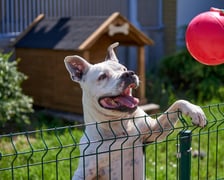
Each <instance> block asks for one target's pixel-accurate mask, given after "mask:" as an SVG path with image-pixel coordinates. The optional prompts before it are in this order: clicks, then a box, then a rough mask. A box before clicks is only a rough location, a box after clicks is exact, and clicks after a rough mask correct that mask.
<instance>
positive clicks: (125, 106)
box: [99, 83, 139, 111]
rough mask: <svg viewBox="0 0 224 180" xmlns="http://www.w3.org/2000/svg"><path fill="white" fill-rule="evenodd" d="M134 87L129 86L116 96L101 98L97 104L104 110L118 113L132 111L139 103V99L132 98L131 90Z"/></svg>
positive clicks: (132, 85)
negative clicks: (117, 111) (112, 110)
mask: <svg viewBox="0 0 224 180" xmlns="http://www.w3.org/2000/svg"><path fill="white" fill-rule="evenodd" d="M135 87H136V84H134V83H133V84H130V85H129V86H128V87H127V88H125V90H124V91H123V92H122V93H121V94H119V95H117V96H110V97H102V98H100V99H99V103H100V105H101V106H102V107H103V108H106V109H114V110H120V111H130V110H134V109H136V108H137V106H138V103H139V99H138V98H136V97H133V96H132V88H135Z"/></svg>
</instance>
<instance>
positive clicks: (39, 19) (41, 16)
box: [12, 14, 44, 46]
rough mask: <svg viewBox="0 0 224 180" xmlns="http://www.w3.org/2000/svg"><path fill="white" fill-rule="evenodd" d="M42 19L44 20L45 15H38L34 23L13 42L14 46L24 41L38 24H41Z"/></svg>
mask: <svg viewBox="0 0 224 180" xmlns="http://www.w3.org/2000/svg"><path fill="white" fill-rule="evenodd" d="M42 19H44V14H40V15H38V16H37V17H36V18H35V19H34V21H33V22H32V23H31V24H30V25H29V26H28V27H27V28H26V29H25V30H24V31H23V32H22V33H21V34H20V35H19V36H18V37H17V38H16V40H15V41H13V43H12V46H15V44H16V43H17V42H18V41H19V40H20V39H22V38H23V37H24V36H25V35H26V34H27V33H28V32H29V31H30V30H31V29H32V28H33V27H34V26H35V25H36V24H37V23H39V22H40V21H41V20H42Z"/></svg>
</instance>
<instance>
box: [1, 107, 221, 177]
mask: <svg viewBox="0 0 224 180" xmlns="http://www.w3.org/2000/svg"><path fill="white" fill-rule="evenodd" d="M203 110H204V111H205V114H206V116H207V119H208V124H207V126H206V127H205V128H199V127H195V126H193V125H192V124H191V123H190V122H191V121H190V120H189V119H187V118H186V117H183V116H181V115H180V116H179V117H180V118H179V122H178V124H177V125H176V126H175V127H173V129H171V131H170V133H169V135H168V136H167V137H166V139H165V140H162V141H161V140H159V133H158V137H157V139H158V140H156V141H155V142H151V143H148V144H144V145H142V149H143V150H144V154H145V156H144V166H145V169H144V172H143V173H145V179H150V180H151V179H152V180H153V179H171V180H173V179H193V180H194V179H197V180H201V179H224V150H223V147H224V142H223V139H224V104H216V105H209V106H206V107H203ZM175 113H179V112H175ZM156 117H157V115H155V116H154V118H156ZM129 120H130V121H135V118H132V119H125V120H119V121H120V122H121V123H122V121H129ZM104 123H105V122H104ZM110 123H112V122H109V123H108V126H110ZM98 125H99V124H96V123H93V124H86V125H74V126H66V127H57V128H52V129H40V130H35V131H28V132H20V133H11V134H6V135H0V179H4V180H5V179H7V180H8V179H16V180H17V179H63V180H64V179H72V176H73V174H74V171H75V170H76V169H77V166H78V161H79V158H81V156H80V152H79V146H80V145H81V143H80V142H79V140H80V138H81V136H82V134H83V131H82V130H83V129H84V128H85V127H86V126H96V127H97V126H98ZM112 131H113V130H112ZM163 131H165V130H163ZM149 135H150V133H149ZM124 136H125V135H124ZM134 136H136V139H137V138H138V137H139V136H140V135H139V134H136V135H134ZM118 138H124V140H123V141H126V140H127V139H128V138H130V137H128V136H125V137H114V138H112V139H110V142H111V146H112V144H113V143H114V142H115V141H116V140H118ZM102 141H105V140H103V139H99V141H98V142H91V141H89V142H88V143H89V145H90V144H92V143H98V146H99V148H100V145H101V144H102ZM111 146H109V148H108V151H106V152H103V153H107V154H108V155H109V154H110V151H111V148H110V147H111ZM87 147H88V144H87ZM129 148H136V147H135V144H134V143H133V146H132V147H129ZM117 150H122V146H121V148H120V149H117ZM100 153H102V152H100ZM91 155H94V156H97V155H98V152H93V153H92V154H91ZM96 166H97V164H96ZM123 173H129V172H123ZM110 177H111V176H110ZM111 179H113V177H111Z"/></svg>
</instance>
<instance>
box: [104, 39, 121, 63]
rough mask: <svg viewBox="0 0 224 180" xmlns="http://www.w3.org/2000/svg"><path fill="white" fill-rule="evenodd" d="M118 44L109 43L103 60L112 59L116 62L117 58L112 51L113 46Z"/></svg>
mask: <svg viewBox="0 0 224 180" xmlns="http://www.w3.org/2000/svg"><path fill="white" fill-rule="evenodd" d="M118 45H119V43H118V42H116V43H113V44H111V45H110V46H109V47H108V49H107V56H106V58H105V61H108V60H112V61H116V62H118V58H117V56H116V54H115V52H114V48H115V47H117V46H118Z"/></svg>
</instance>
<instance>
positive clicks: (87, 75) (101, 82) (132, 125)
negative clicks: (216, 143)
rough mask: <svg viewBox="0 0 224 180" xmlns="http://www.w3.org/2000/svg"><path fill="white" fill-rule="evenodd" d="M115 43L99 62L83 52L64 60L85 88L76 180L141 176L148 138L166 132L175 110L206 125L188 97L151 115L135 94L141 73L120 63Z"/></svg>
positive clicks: (171, 124)
mask: <svg viewBox="0 0 224 180" xmlns="http://www.w3.org/2000/svg"><path fill="white" fill-rule="evenodd" d="M116 46H118V43H114V44H112V45H111V46H110V47H109V48H108V55H107V57H106V59H105V61H104V62H101V63H98V64H94V65H92V64H90V63H88V62H87V61H86V60H85V59H83V58H81V57H79V56H67V57H66V58H65V60H64V61H65V66H66V68H67V70H68V72H69V73H70V76H71V78H72V80H73V81H75V82H78V83H79V84H80V86H81V88H82V91H83V99H82V102H83V112H84V120H85V124H86V129H85V132H84V135H83V137H82V138H81V141H80V153H81V155H80V160H79V166H78V169H77V170H76V172H75V174H74V176H73V180H81V179H85V180H93V179H100V180H104V179H105V180H107V179H112V180H120V179H124V180H130V179H135V180H142V179H144V160H143V157H144V154H143V150H142V146H143V143H147V142H152V141H155V140H158V139H161V138H164V137H166V136H167V135H168V134H169V132H170V130H172V127H173V126H174V125H175V123H176V121H177V120H178V113H177V112H176V111H181V112H182V113H183V114H185V115H188V116H190V117H191V119H192V123H193V124H195V125H198V126H201V127H204V126H205V125H206V117H205V115H204V112H203V111H202V109H201V108H200V107H199V106H196V105H193V104H191V103H189V102H188V101H185V100H178V101H176V102H175V103H174V104H173V105H172V106H171V107H170V108H169V109H168V110H167V111H166V112H167V113H164V114H162V115H160V116H159V117H158V118H157V119H152V118H151V117H149V116H147V115H146V113H145V112H144V111H143V110H142V109H141V108H139V107H138V103H139V100H138V99H137V98H136V97H133V96H132V89H133V88H137V87H138V85H139V79H138V76H137V75H136V74H135V73H134V72H133V71H128V70H127V68H126V67H125V66H123V65H121V64H119V62H118V59H117V57H116V55H115V53H114V50H113V48H115V47H116ZM169 112H176V113H169Z"/></svg>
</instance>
